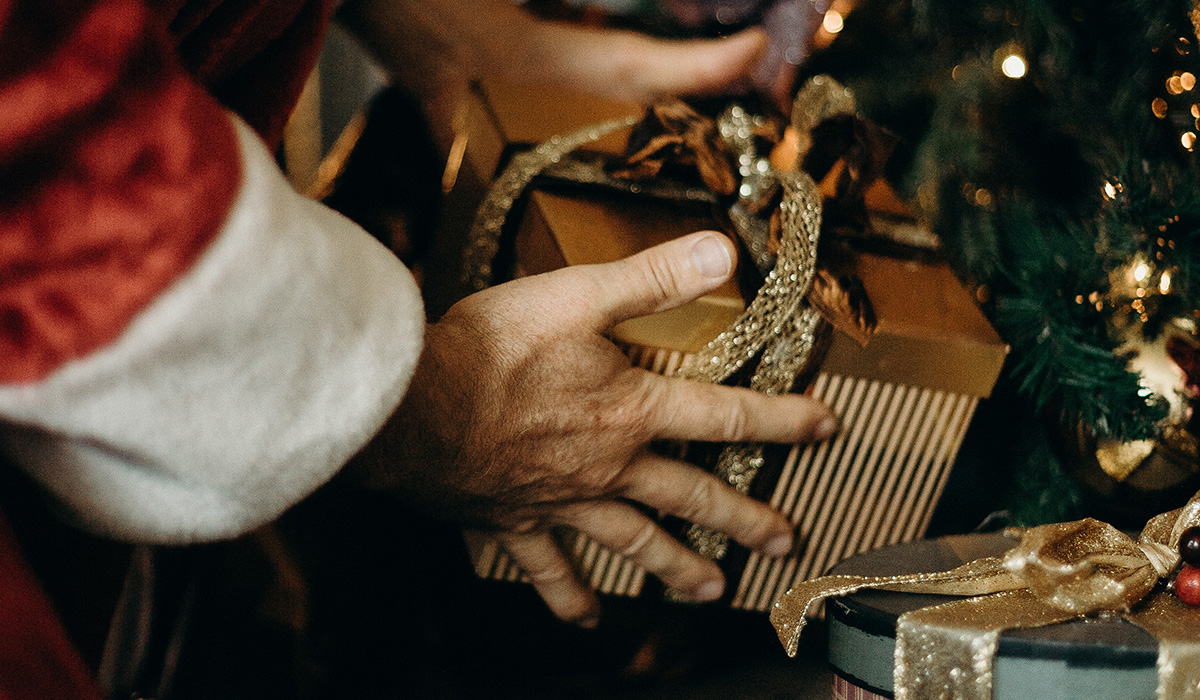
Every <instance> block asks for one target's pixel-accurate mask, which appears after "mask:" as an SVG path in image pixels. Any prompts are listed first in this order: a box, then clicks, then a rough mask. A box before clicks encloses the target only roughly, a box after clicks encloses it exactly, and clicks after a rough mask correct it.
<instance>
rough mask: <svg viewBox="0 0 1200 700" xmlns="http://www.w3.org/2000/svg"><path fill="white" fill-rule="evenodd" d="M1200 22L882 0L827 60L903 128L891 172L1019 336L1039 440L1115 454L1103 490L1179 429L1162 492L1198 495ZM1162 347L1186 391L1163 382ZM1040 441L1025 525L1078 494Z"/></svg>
mask: <svg viewBox="0 0 1200 700" xmlns="http://www.w3.org/2000/svg"><path fill="white" fill-rule="evenodd" d="M1198 23H1200V9H1197V8H1196V7H1195V6H1194V5H1193V4H1192V2H1182V1H1179V0H1165V1H1164V0H1125V1H1119V0H1113V1H1109V2H1090V3H1083V2H1078V1H1076V2H1071V1H1069V0H1024V1H1019V0H944V1H942V0H864V1H863V2H860V3H859V4H858V6H857V7H856V8H855V10H854V12H853V13H852V14H851V15H850V16H849V17H848V18H847V19H846V22H845V28H844V30H843V31H842V32H841V34H840V35H839V37H838V38H837V40H836V41H835V42H833V43H832V44H831V45H830V46H829V47H827V48H826V49H824V50H823V51H821V52H819V53H817V54H816V55H815V56H813V58H812V59H811V60H810V61H809V63H808V64H807V65H806V67H805V72H806V73H809V74H812V73H829V74H831V75H833V76H834V77H835V78H837V79H838V80H840V81H842V82H843V83H844V84H846V85H848V86H849V87H851V88H852V89H853V90H854V92H855V94H856V97H857V99H858V104H859V107H860V109H861V110H862V111H863V112H864V113H865V114H866V115H867V116H868V117H870V118H871V119H873V120H874V121H876V122H878V123H880V124H882V125H884V126H886V127H887V128H889V129H891V130H893V131H895V132H896V133H897V134H898V135H899V136H900V137H901V143H902V146H901V149H900V151H899V152H898V153H897V154H896V157H894V158H893V159H892V161H891V163H890V165H889V168H890V170H889V173H888V175H889V178H890V179H891V180H892V181H893V182H894V184H896V185H897V187H898V188H899V189H900V191H901V192H902V193H903V194H904V195H906V197H907V199H909V201H910V202H912V203H913V205H914V208H916V209H917V210H918V211H919V213H920V215H921V216H922V217H923V218H924V219H925V220H927V221H928V222H930V224H931V225H932V226H933V228H934V230H935V232H936V233H937V234H938V236H939V237H940V239H941V241H942V245H943V249H944V252H945V253H946V255H947V256H948V258H949V259H950V261H951V262H952V264H953V265H954V266H955V267H956V270H957V271H958V273H959V274H960V276H961V277H962V278H963V279H964V280H965V281H967V282H968V283H969V284H971V285H973V286H974V287H975V288H976V289H977V292H978V296H979V298H980V301H981V302H982V303H983V305H984V308H985V309H986V310H987V312H988V313H989V316H990V317H991V319H992V321H993V323H994V325H995V326H996V328H997V330H998V331H999V332H1000V334H1001V336H1002V337H1003V338H1004V339H1005V340H1006V341H1007V342H1008V343H1009V344H1010V346H1011V348H1012V354H1011V357H1010V363H1009V368H1008V378H1009V381H1010V382H1011V383H1012V385H1013V386H1014V387H1015V388H1016V393H1017V394H1018V395H1019V396H1020V397H1023V399H1024V400H1025V401H1026V402H1027V405H1028V406H1029V407H1030V413H1031V414H1035V415H1036V416H1037V420H1036V421H1034V422H1027V424H1026V425H1025V426H1024V429H1025V430H1028V431H1031V432H1035V433H1036V432H1044V433H1045V435H1047V436H1049V438H1050V439H1053V438H1055V437H1058V438H1059V439H1058V442H1062V443H1071V444H1075V445H1078V444H1082V443H1081V441H1083V443H1086V445H1087V447H1086V448H1085V451H1087V450H1092V451H1093V452H1095V451H1096V450H1098V451H1099V452H1098V453H1099V454H1100V459H1099V462H1100V466H1102V467H1103V468H1104V471H1108V472H1110V474H1109V476H1110V477H1111V478H1112V479H1113V480H1114V482H1113V483H1114V484H1117V487H1116V489H1115V490H1109V491H1105V490H1104V489H1100V492H1101V493H1100V495H1101V498H1102V499H1103V498H1104V497H1107V498H1113V499H1117V498H1123V494H1124V493H1125V492H1124V491H1122V489H1121V488H1120V486H1119V482H1121V481H1122V480H1123V479H1125V478H1126V477H1127V476H1128V474H1127V473H1126V474H1121V473H1114V472H1120V471H1121V470H1122V469H1125V470H1126V471H1129V470H1131V469H1136V468H1137V467H1138V465H1139V464H1140V462H1139V460H1138V459H1137V458H1136V455H1135V454H1134V453H1136V454H1141V453H1142V452H1146V453H1147V454H1148V453H1149V452H1148V451H1151V450H1156V449H1158V450H1161V449H1163V448H1164V445H1163V444H1162V441H1163V440H1164V431H1167V432H1170V433H1171V436H1172V440H1174V442H1173V443H1172V446H1171V447H1170V449H1169V450H1167V451H1168V452H1170V453H1171V455H1170V457H1171V459H1172V460H1174V461H1176V462H1177V463H1176V464H1175V466H1174V467H1173V469H1174V472H1173V474H1172V475H1170V476H1163V475H1161V474H1159V475H1152V476H1151V477H1149V479H1150V481H1151V482H1154V481H1155V480H1159V481H1162V482H1163V483H1162V484H1161V486H1162V487H1163V488H1164V490H1166V489H1167V487H1169V486H1178V487H1180V488H1182V489H1184V490H1186V489H1188V488H1190V489H1192V490H1194V489H1195V483H1194V481H1189V478H1190V476H1194V472H1195V470H1196V469H1197V465H1196V453H1195V434H1196V432H1195V428H1196V425H1195V423H1196V417H1195V415H1194V414H1193V413H1191V405H1190V399H1192V398H1194V393H1195V390H1196V386H1195V385H1196V383H1197V376H1196V374H1195V372H1196V367H1195V364H1196V363H1195V358H1196V351H1195V344H1194V343H1189V342H1186V341H1187V339H1188V337H1190V336H1194V335H1195V328H1196V322H1197V319H1198V318H1200V312H1198V311H1197V309H1200V280H1197V275H1198V274H1200V268H1198V267H1197V265H1200V246H1198V245H1197V243H1200V241H1198V240H1197V239H1198V238H1200V171H1198V166H1197V156H1196V152H1195V149H1196V148H1197V146H1198V144H1197V143H1196V142H1197V139H1198V134H1200V86H1197V85H1196V81H1197V77H1196V76H1198V75H1200V40H1198V36H1197V33H1198V30H1200V24H1198ZM1181 337H1182V338H1183V340H1182V341H1181V340H1180V338H1181ZM1151 348H1159V349H1160V351H1161V349H1162V348H1166V352H1167V354H1169V355H1170V360H1171V361H1172V363H1173V364H1174V366H1175V367H1176V368H1178V369H1181V370H1182V371H1183V372H1184V375H1183V377H1184V378H1182V379H1181V380H1180V381H1179V382H1178V386H1171V385H1158V386H1156V385H1154V384H1153V382H1148V381H1147V374H1148V372H1147V371H1146V370H1145V369H1144V368H1143V369H1139V367H1138V365H1137V364H1136V362H1137V358H1138V356H1145V355H1147V354H1148V353H1149V352H1151V350H1150V349H1151ZM1160 354H1162V353H1161V352H1160ZM1143 359H1144V357H1143ZM1189 373H1190V376H1188V374H1189ZM1168 384H1170V382H1168ZM1173 406H1174V408H1173ZM1189 423H1190V425H1189ZM1064 436H1065V438H1064ZM1023 438H1024V440H1025V441H1026V442H1025V444H1026V447H1027V449H1026V450H1025V452H1026V455H1025V463H1024V464H1022V465H1016V466H1015V467H1014V468H1015V469H1016V470H1017V471H1018V472H1021V473H1022V480H1023V482H1024V489H1025V491H1026V493H1025V496H1026V499H1025V500H1026V503H1025V504H1024V505H1021V506H1019V508H1023V509H1024V511H1023V512H1022V513H1020V514H1018V516H1017V518H1016V519H1017V520H1018V521H1025V522H1030V521H1035V520H1048V519H1057V518H1061V517H1063V516H1067V515H1072V514H1073V513H1072V512H1070V511H1071V508H1072V506H1074V505H1076V504H1078V503H1079V500H1078V493H1076V492H1074V491H1072V489H1071V488H1067V487H1064V486H1063V484H1064V483H1065V481H1064V480H1061V479H1059V478H1058V477H1057V470H1058V468H1059V465H1058V464H1057V463H1056V460H1054V459H1053V458H1051V456H1050V455H1051V453H1050V451H1049V450H1047V449H1043V448H1042V446H1040V445H1038V444H1037V441H1036V440H1034V441H1029V436H1028V435H1025V436H1023ZM1175 438H1178V440H1175ZM1052 441H1053V440H1052ZM1176 443H1177V444H1176ZM1139 446H1141V447H1139ZM1105 450H1108V454H1109V459H1108V460H1107V461H1106V458H1105V452H1104V451H1105ZM1139 450H1141V452H1139ZM1189 450H1190V452H1189ZM1057 454H1058V455H1059V457H1060V459H1059V461H1061V460H1062V457H1061V455H1062V452H1061V451H1060V452H1058V453H1057ZM1131 455H1132V456H1131ZM1143 456H1144V455H1143ZM1094 457H1095V454H1092V455H1090V456H1089V459H1091V458H1094ZM1122 460H1124V462H1126V463H1130V464H1132V467H1128V466H1126V467H1122V466H1121V464H1120V463H1121V462H1122ZM1181 474H1182V476H1181ZM1183 477H1189V478H1183ZM1085 481H1086V479H1085ZM1167 482H1173V483H1167ZM1155 486H1156V485H1155V484H1154V483H1150V484H1149V488H1150V490H1155ZM1055 490H1057V493H1051V492H1054V491H1055ZM1184 498H1186V496H1185V497H1184ZM1168 500H1169V499H1168ZM1030 503H1032V506H1031V505H1030Z"/></svg>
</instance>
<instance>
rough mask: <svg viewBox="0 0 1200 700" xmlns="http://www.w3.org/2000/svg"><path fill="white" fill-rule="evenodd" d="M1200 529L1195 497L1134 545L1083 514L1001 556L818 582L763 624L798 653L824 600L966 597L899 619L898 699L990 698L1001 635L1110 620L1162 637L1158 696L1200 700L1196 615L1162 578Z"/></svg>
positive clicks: (1026, 536) (1028, 536) (1028, 535)
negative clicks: (1182, 544) (860, 594)
mask: <svg viewBox="0 0 1200 700" xmlns="http://www.w3.org/2000/svg"><path fill="white" fill-rule="evenodd" d="M1193 525H1200V493H1197V494H1196V495H1195V496H1193V497H1192V499H1191V500H1190V501H1189V502H1188V504H1187V505H1186V506H1184V507H1183V508H1180V509H1179V510H1175V511H1171V512H1169V513H1164V514H1162V515H1159V516H1156V517H1154V518H1152V519H1151V520H1150V521H1149V522H1148V523H1147V524H1146V527H1145V528H1144V529H1143V530H1142V533H1141V535H1140V536H1139V537H1138V539H1137V540H1134V539H1132V538H1131V537H1129V536H1128V535H1126V534H1125V533H1123V532H1121V531H1120V530H1117V529H1116V528H1114V527H1112V526H1111V525H1108V524H1107V523H1103V522H1100V521H1097V520H1093V519H1091V518H1088V519H1085V520H1078V521H1074V522H1069V523H1057V524H1053V525H1042V526H1039V527H1034V528H1029V529H1026V530H1024V531H1022V532H1021V540H1020V543H1019V544H1017V546H1015V547H1013V548H1012V549H1011V550H1009V551H1008V552H1007V553H1006V554H1005V555H1004V556H1002V557H986V558H983V559H977V560H975V561H972V562H968V563H966V564H964V565H962V566H960V567H958V568H956V569H952V570H950V571H944V572H937V573H929V574H912V575H904V576H878V577H866V576H825V577H822V578H818V579H814V580H811V581H805V582H803V583H801V584H798V585H797V586H795V587H793V588H792V589H790V590H789V591H788V592H787V593H784V594H783V596H782V597H780V599H779V600H778V601H776V603H775V606H774V608H773V609H772V610H771V623H772V624H773V625H774V626H775V631H776V632H777V633H778V634H779V639H780V641H781V642H783V645H784V647H785V648H786V649H787V652H788V654H789V655H795V653H796V646H797V644H798V642H799V640H800V633H801V631H802V630H803V629H804V624H805V620H806V614H807V612H808V610H809V609H810V608H811V607H812V606H813V605H814V604H816V603H818V602H820V601H822V600H825V599H826V598H830V597H836V596H842V595H847V594H849V593H853V592H855V591H858V590H862V589H867V588H878V589H883V590H890V591H900V592H906V593H934V594H942V595H962V596H972V597H968V598H965V599H963V600H956V601H953V602H950V603H945V604H942V605H935V606H930V607H927V608H922V609H919V610H914V611H912V612H908V613H905V614H903V615H901V616H900V619H899V620H898V621H897V623H896V655H895V667H894V674H893V682H894V686H895V697H896V700H927V699H933V698H939V699H945V700H989V699H990V698H991V697H992V664H993V661H994V659H995V655H996V648H997V642H998V639H999V636H1000V633H1001V632H1003V631H1004V630H1007V629H1015V628H1035V627H1043V626H1046V625H1051V624H1055V623H1058V622H1065V621H1067V620H1072V619H1076V618H1079V617H1082V616H1086V615H1102V616H1106V615H1117V616H1120V617H1123V618H1124V619H1126V620H1128V621H1130V622H1132V623H1134V624H1136V625H1138V626H1139V627H1141V628H1142V629H1144V630H1146V631H1147V632H1149V633H1150V634H1151V635H1153V636H1154V637H1155V638H1156V639H1157V640H1158V661H1157V671H1158V687H1157V695H1156V697H1157V698H1158V700H1200V608H1196V607H1191V606H1188V605H1185V604H1183V603H1182V602H1180V601H1179V599H1178V598H1176V597H1175V596H1174V595H1173V594H1171V593H1170V592H1167V591H1165V590H1163V586H1162V582H1163V580H1164V579H1166V578H1168V577H1169V576H1170V575H1171V574H1172V572H1174V570H1175V569H1176V568H1177V567H1178V565H1179V539H1180V535H1181V534H1182V533H1183V531H1184V530H1185V529H1187V528H1188V527H1190V526H1193Z"/></svg>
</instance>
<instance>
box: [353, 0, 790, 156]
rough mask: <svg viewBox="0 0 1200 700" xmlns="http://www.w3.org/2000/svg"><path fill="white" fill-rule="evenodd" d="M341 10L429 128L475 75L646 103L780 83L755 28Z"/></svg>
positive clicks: (494, 4)
mask: <svg viewBox="0 0 1200 700" xmlns="http://www.w3.org/2000/svg"><path fill="white" fill-rule="evenodd" d="M339 17H340V19H341V20H342V22H343V24H345V25H346V26H347V27H348V28H349V29H350V30H351V32H352V33H354V35H355V36H356V37H358V39H359V40H360V41H361V42H362V43H363V44H364V45H365V46H366V47H367V49H368V50H369V51H370V52H371V54H372V55H374V56H375V58H376V59H377V60H378V61H379V62H380V63H381V64H382V66H383V67H384V68H385V70H387V72H388V73H389V74H390V75H391V77H392V78H393V79H395V80H396V81H397V82H399V83H400V84H402V85H404V86H406V87H408V88H409V89H411V90H413V91H414V92H415V93H416V94H417V95H418V96H419V97H420V99H421V100H422V101H423V102H424V103H425V105H426V109H427V110H428V112H429V114H430V117H431V121H432V122H433V126H434V130H435V132H437V131H439V130H443V131H444V130H445V129H448V128H449V123H450V122H451V121H452V117H453V115H454V114H455V111H456V107H457V105H458V102H459V100H460V98H461V97H462V95H463V94H464V93H465V91H466V88H467V86H468V85H469V84H470V83H471V82H472V81H474V80H478V79H480V78H501V79H505V80H511V81H517V82H523V83H532V84H541V85H548V86H559V87H564V86H565V87H569V88H571V89H572V90H575V91H580V92H588V93H591V94H596V95H600V96H603V97H610V98H614V99H620V100H627V101H633V102H639V103H644V104H649V103H650V102H653V101H654V100H656V99H658V98H660V97H663V96H666V95H685V96H686V95H713V94H723V93H738V92H744V91H746V90H749V89H751V87H753V86H755V85H757V86H758V87H769V88H770V89H773V90H774V89H779V88H781V87H782V83H780V82H779V81H778V80H776V78H777V76H775V75H772V76H764V75H762V72H761V66H760V65H759V64H760V63H763V61H760V59H762V58H767V59H770V57H767V56H765V52H766V51H767V34H766V33H765V32H764V31H762V30H761V29H749V30H746V31H743V32H741V33H738V34H735V35H733V36H730V37H726V38H721V39H704V40H700V39H697V40H690V41H667V40H662V39H654V38H651V37H648V36H645V35H642V34H638V33H635V32H629V31H617V30H612V29H594V28H587V27H580V26H574V25H569V24H564V23H559V22H548V21H543V20H539V19H537V18H535V17H533V16H532V15H530V14H529V13H527V12H525V11H524V10H523V9H521V8H520V7H518V6H517V5H515V4H514V3H513V2H511V0H439V2H428V1H426V0H348V1H347V2H346V3H345V5H344V6H343V8H342V9H341V11H340V13H339ZM770 60H771V61H773V59H770ZM772 65H775V64H774V63H772ZM756 71H757V72H756ZM772 80H774V82H771V81H772ZM786 87H788V88H790V84H789V85H788V86H786ZM439 136H444V134H440V133H439ZM443 140H444V139H443Z"/></svg>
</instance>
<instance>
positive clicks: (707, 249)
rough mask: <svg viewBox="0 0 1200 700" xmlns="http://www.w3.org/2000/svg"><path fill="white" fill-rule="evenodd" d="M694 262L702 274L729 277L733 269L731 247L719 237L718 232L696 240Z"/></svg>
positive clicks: (693, 250)
mask: <svg viewBox="0 0 1200 700" xmlns="http://www.w3.org/2000/svg"><path fill="white" fill-rule="evenodd" d="M692 264H693V265H695V266H696V269H697V270H699V271H700V274H702V275H704V276H705V277H708V278H712V279H716V278H725V277H728V276H729V272H730V270H732V269H733V259H732V258H730V257H729V248H727V247H726V246H725V245H724V244H723V243H722V242H721V241H720V240H718V239H717V236H716V234H713V235H709V236H705V237H704V238H701V239H700V240H699V241H696V245H695V247H693V248H692Z"/></svg>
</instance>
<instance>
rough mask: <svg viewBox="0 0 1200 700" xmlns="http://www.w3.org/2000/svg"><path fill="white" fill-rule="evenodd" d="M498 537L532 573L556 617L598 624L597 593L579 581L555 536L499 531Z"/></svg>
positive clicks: (577, 622)
mask: <svg viewBox="0 0 1200 700" xmlns="http://www.w3.org/2000/svg"><path fill="white" fill-rule="evenodd" d="M496 539H497V540H498V541H499V542H500V544H501V545H503V546H504V548H505V549H506V550H507V551H508V553H509V554H510V555H511V556H512V558H513V559H514V560H516V562H517V565H518V566H520V567H521V570H522V571H524V572H525V575H526V576H528V577H529V580H530V581H531V582H532V583H533V587H534V589H536V590H537V592H538V595H540V596H541V597H542V600H544V601H545V602H546V605H547V606H548V607H549V608H550V612H552V613H554V616H555V617H557V618H559V619H560V620H563V621H566V622H572V623H575V624H577V625H579V626H581V627H588V628H591V627H595V626H596V624H597V623H598V622H599V620H600V604H599V602H598V601H597V600H596V595H595V594H594V593H592V591H591V589H589V588H587V587H585V586H584V585H583V584H582V583H580V582H579V579H578V578H577V577H576V576H575V571H574V570H573V569H572V568H571V565H570V563H568V562H567V559H566V557H564V556H563V553H562V550H561V549H559V547H558V543H557V542H555V541H554V537H553V536H551V535H550V534H549V533H546V532H535V533H530V534H516V533H497V534H496Z"/></svg>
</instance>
